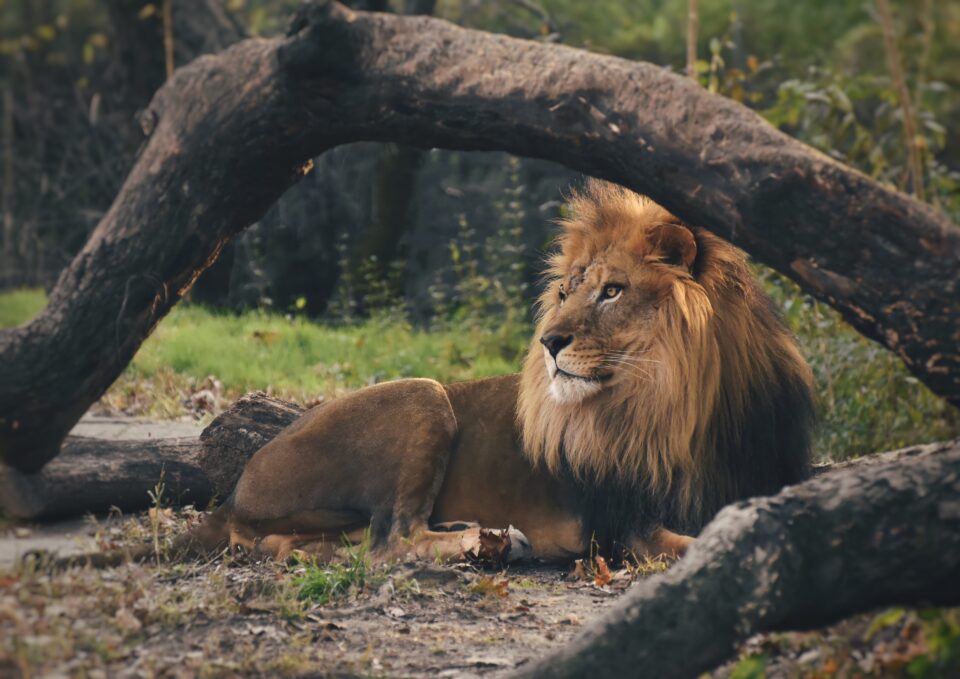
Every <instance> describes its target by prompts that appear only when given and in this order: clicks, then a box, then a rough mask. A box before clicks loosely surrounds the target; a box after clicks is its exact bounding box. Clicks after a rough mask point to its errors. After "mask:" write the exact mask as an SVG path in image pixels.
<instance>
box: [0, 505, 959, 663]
mask: <svg viewBox="0 0 960 679" xmlns="http://www.w3.org/2000/svg"><path fill="white" fill-rule="evenodd" d="M194 519H195V514H194V513H192V512H189V511H188V512H184V513H174V512H172V511H169V510H167V511H161V512H159V513H158V512H153V513H152V514H143V515H140V516H134V517H117V516H115V517H110V518H107V519H105V520H101V521H94V520H88V522H87V523H86V524H85V527H84V531H83V532H85V533H86V536H87V540H89V542H90V543H92V544H94V545H97V546H98V547H99V548H102V549H115V548H117V547H121V546H123V545H129V544H133V543H144V542H146V543H147V544H150V543H151V539H152V532H153V530H154V528H157V529H158V530H159V533H158V536H159V537H160V542H161V544H162V542H163V541H164V540H168V539H169V538H170V536H172V535H173V534H174V533H176V532H177V531H179V530H182V528H183V526H184V525H185V523H186V522H187V521H192V520H194ZM12 530H13V528H12V527H11V528H8V530H7V535H8V537H7V538H6V539H8V540H9V539H15V538H12V537H9V536H10V532H11V531H12ZM585 565H586V568H583V567H581V568H580V569H571V568H562V567H556V566H545V565H524V566H521V567H511V568H509V569H508V570H503V571H489V570H479V569H477V568H474V567H472V566H468V565H464V564H461V565H437V564H423V563H420V564H394V565H392V566H390V567H383V568H380V567H376V566H372V565H371V566H370V567H369V568H368V569H366V570H365V571H364V578H363V579H362V580H356V579H354V581H353V582H352V583H351V584H350V585H349V586H348V587H347V588H346V589H345V590H344V591H343V592H341V593H340V594H337V595H333V596H332V598H331V600H330V601H329V602H327V603H325V604H323V603H321V602H319V601H317V600H315V599H310V598H305V597H304V592H305V590H304V588H303V582H304V578H305V577H306V574H307V571H308V570H309V568H310V566H309V565H308V564H304V563H298V562H289V563H275V562H270V561H267V562H252V561H250V560H247V559H245V558H243V557H239V558H238V557H230V556H223V557H220V558H217V559H212V560H211V561H209V562H206V563H187V564H175V565H170V564H163V565H160V566H156V565H150V564H148V565H136V564H126V565H123V566H120V567H117V568H113V569H107V570H102V571H95V570H92V569H89V568H73V569H70V570H67V571H65V572H59V573H51V572H49V571H48V570H45V569H44V568H42V567H36V564H32V563H26V564H24V563H18V564H17V565H15V566H14V567H12V568H11V567H7V568H5V569H0V677H3V678H4V679H6V677H91V678H96V677H178V678H179V677H184V678H186V677H246V676H251V677H252V676H317V677H346V676H351V677H352V676H364V677H367V676H375V677H380V676H383V677H424V676H435V677H475V676H504V675H506V674H509V673H510V671H511V670H513V669H515V668H518V667H520V666H523V665H524V664H526V663H530V662H533V661H536V660H537V659H539V658H541V657H543V656H545V655H547V654H548V653H549V652H550V651H551V650H552V649H555V648H558V647H560V646H561V645H562V644H564V643H566V642H567V641H568V640H569V639H571V638H572V637H573V636H574V635H575V634H577V633H578V632H579V631H580V630H581V629H582V627H583V626H584V625H587V624H589V623H590V622H591V621H592V620H594V619H595V618H596V617H597V616H599V615H602V614H603V613H604V611H606V610H607V609H609V607H610V606H611V605H612V604H613V603H614V602H616V601H617V599H619V598H620V597H621V596H623V594H624V593H625V592H628V591H629V590H630V588H631V587H634V586H636V583H637V582H640V581H642V580H643V578H645V577H652V576H651V575H649V574H648V572H649V571H656V570H659V569H661V568H662V567H658V568H651V569H648V571H644V570H642V569H640V570H638V569H633V570H627V569H624V570H620V571H616V570H615V571H612V572H609V573H607V572H604V571H603V570H602V569H599V568H598V567H597V566H598V565H597V563H596V562H594V563H587V564H585ZM314 568H316V567H314ZM925 616H926V617H925ZM929 620H931V618H930V617H929V612H924V611H911V610H900V609H894V610H888V611H883V612H875V613H870V614H865V615H861V616H856V617H854V618H851V619H849V620H846V621H843V622H841V623H839V624H838V625H835V626H833V627H831V628H827V629H824V630H819V631H814V632H804V633H786V634H775V635H762V636H758V637H754V638H753V639H751V640H750V641H748V642H747V644H745V645H744V647H743V648H741V649H740V650H739V651H738V653H737V654H735V655H734V656H733V660H731V662H730V663H728V664H727V665H725V666H724V667H721V668H719V669H717V670H716V671H714V672H713V673H712V674H711V675H710V676H714V677H723V678H727V677H731V678H733V679H747V678H750V677H756V678H759V677H763V676H767V677H834V676H837V677H854V676H863V677H897V676H903V677H913V676H920V677H941V676H942V677H950V676H960V675H958V674H951V670H950V669H949V668H950V667H957V666H949V665H943V664H942V663H940V664H936V662H935V663H933V664H931V663H930V662H928V661H929V659H930V658H931V657H933V656H932V655H931V648H932V647H933V645H934V642H936V641H937V640H936V639H935V638H934V635H935V630H936V629H940V628H943V626H944V625H947V627H948V628H949V625H953V626H954V627H956V626H957V625H960V615H958V611H956V610H947V611H938V612H936V617H935V618H934V619H933V620H934V622H933V623H931V622H929ZM931 625H933V627H931ZM937 625H939V627H937ZM946 638H947V643H948V644H949V643H953V644H954V646H956V639H955V638H953V641H950V639H951V638H952V637H949V635H947V637H946ZM939 643H941V644H942V643H943V640H942V639H941V641H940V642H939ZM948 650H949V649H948ZM955 650H956V649H955ZM941 655H942V654H941ZM933 660H934V661H937V658H936V657H933ZM918 662H920V663H923V662H927V665H929V667H927V669H928V670H929V671H924V672H919V673H918V672H914V671H911V668H914V669H916V667H917V663H918ZM925 667H926V666H925ZM938 668H939V669H938Z"/></svg>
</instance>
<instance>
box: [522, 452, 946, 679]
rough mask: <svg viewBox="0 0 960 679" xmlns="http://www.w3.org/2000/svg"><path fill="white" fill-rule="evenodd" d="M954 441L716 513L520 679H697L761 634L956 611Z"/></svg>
mask: <svg viewBox="0 0 960 679" xmlns="http://www.w3.org/2000/svg"><path fill="white" fill-rule="evenodd" d="M958 570H960V441H954V442H952V443H944V444H935V445H931V446H923V447H918V448H916V449H913V450H912V453H910V454H905V453H901V454H900V455H899V456H898V457H897V458H896V459H894V460H887V461H885V462H884V461H877V462H876V463H875V464H869V465H858V466H854V467H850V468H848V469H845V470H842V471H841V470H838V471H836V472H835V473H830V474H825V475H822V476H818V477H817V478H815V479H813V480H811V481H808V482H806V483H803V484H800V485H798V486H793V487H790V488H787V489H786V490H784V491H783V492H781V493H780V494H779V495H776V496H774V497H769V498H757V499H754V500H749V501H746V502H740V503H737V504H735V505H731V506H729V507H727V508H725V509H723V510H722V511H721V512H720V514H718V515H717V518H716V519H714V520H713V522H712V523H710V524H709V525H708V526H707V528H706V529H704V532H703V533H702V534H701V536H700V538H699V539H698V540H697V542H696V544H695V545H694V547H693V548H692V549H691V550H690V551H689V552H688V553H687V555H686V556H685V557H684V558H683V559H682V560H680V562H678V563H677V564H676V565H675V566H674V567H673V568H671V569H670V570H669V571H668V572H667V573H665V574H663V575H661V576H656V577H653V578H651V579H649V580H647V581H645V582H642V583H640V584H638V585H636V586H635V587H634V589H633V590H631V591H630V592H629V593H628V594H627V595H626V596H625V597H624V599H623V601H622V602H620V603H619V604H618V605H617V607H616V608H615V609H614V610H612V611H611V612H610V613H609V614H607V615H605V616H604V617H603V618H602V619H601V620H600V621H598V622H597V623H596V624H594V625H593V626H592V627H590V628H588V629H587V630H585V631H584V633H583V634H582V635H581V636H580V637H579V638H578V639H576V640H575V641H574V643H572V644H570V645H569V646H567V647H565V648H564V649H563V650H562V651H561V652H559V653H556V654H554V655H552V656H549V657H547V658H545V659H544V660H542V661H540V662H539V663H537V664H536V665H535V666H534V667H531V668H529V669H526V670H524V671H523V672H521V673H519V675H518V676H522V677H550V678H551V679H556V678H562V677H583V676H588V675H596V674H602V675H610V676H634V675H635V674H636V673H637V668H642V674H643V675H644V676H651V677H696V676H698V675H699V674H700V673H701V672H704V671H707V670H709V669H712V668H713V667H716V666H717V665H719V664H720V663H721V662H723V661H724V660H726V659H727V658H728V657H729V656H730V655H732V654H733V652H734V651H735V649H736V646H737V644H738V643H740V642H742V641H744V640H745V639H746V638H747V637H749V636H751V635H753V634H755V633H757V632H764V631H774V630H792V629H810V628H815V627H821V626H824V625H827V624H829V623H831V622H835V621H837V620H840V619H842V618H844V617H846V616H847V615H850V614H852V613H856V612H860V611H867V610H870V609H871V608H875V607H878V606H886V605H894V604H912V605H916V604H919V603H924V602H929V603H933V604H941V605H954V604H957V603H958V602H960V582H958V580H957V576H956V574H957V572H958Z"/></svg>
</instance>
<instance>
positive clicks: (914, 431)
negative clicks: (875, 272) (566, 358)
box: [0, 269, 960, 459]
mask: <svg viewBox="0 0 960 679" xmlns="http://www.w3.org/2000/svg"><path fill="white" fill-rule="evenodd" d="M760 276H761V278H762V279H763V281H764V284H765V286H766V288H767V289H768V291H769V292H770V293H771V295H772V296H773V298H774V301H775V303H776V304H777V305H778V306H779V307H780V309H781V311H782V312H783V314H784V317H785V318H786V320H787V323H788V324H789V325H790V328H791V329H792V330H793V331H794V332H795V333H796V334H797V336H798V337H799V339H800V343H801V346H802V349H803V353H804V355H805V356H806V358H807V360H808V361H809V362H810V365H811V366H812V368H813V371H814V374H815V375H816V380H817V392H818V399H819V406H820V416H821V422H820V425H819V429H818V433H817V439H816V452H817V457H818V458H819V459H824V458H828V457H829V458H832V459H844V458H847V457H851V456H855V455H860V454H864V453H868V452H873V451H877V450H889V449H892V448H896V447H898V446H903V445H909V444H914V443H921V442H926V441H932V440H938V439H946V438H951V437H955V436H958V435H960V413H958V411H957V410H955V409H953V408H951V407H950V406H948V405H947V404H946V403H945V402H944V401H943V400H942V399H940V398H938V397H937V396H935V395H933V394H932V393H931V392H930V391H929V390H928V389H927V388H926V387H925V386H923V385H922V384H921V383H920V382H919V381H918V380H917V379H916V378H914V377H913V376H911V375H910V374H909V372H907V370H906V368H904V366H903V364H902V363H901V362H900V360H899V359H897V358H896V357H895V356H894V355H893V354H891V353H890V352H888V351H886V350H885V349H883V348H882V347H881V346H879V345H878V344H876V343H873V342H869V341H867V340H865V339H863V338H862V337H860V336H859V335H858V334H857V333H856V332H855V331H853V330H852V329H851V328H849V327H848V326H847V325H846V324H845V323H843V321H842V320H840V318H839V316H838V315H837V313H836V312H834V311H833V310H832V309H830V308H829V307H827V306H825V305H823V304H820V303H817V302H815V301H813V300H811V299H809V298H808V297H805V296H804V295H802V294H800V293H799V291H798V290H797V288H796V286H794V285H793V284H792V283H790V282H789V281H787V280H786V279H783V278H782V277H780V276H778V275H776V274H774V273H772V272H770V271H769V270H765V269H761V270H760ZM43 299H44V298H43V293H42V292H40V291H36V290H18V291H14V292H8V293H0V326H11V325H15V324H17V323H21V322H23V321H26V320H29V319H30V318H31V317H32V316H33V315H34V314H35V313H36V312H37V311H38V310H39V309H40V308H41V307H42V305H43ZM529 332H530V329H529V328H528V327H525V326H523V325H522V324H507V326H506V327H500V328H497V329H489V328H483V327H480V326H478V325H477V324H476V323H470V322H464V323H461V324H458V325H456V326H454V327H451V328H449V329H445V330H442V331H433V332H428V331H425V330H419V329H415V328H413V327H411V326H410V325H409V324H407V323H405V322H403V321H398V320H397V319H396V318H388V317H384V318H378V319H372V320H369V321H366V322H363V323H360V324H357V325H346V326H340V325H338V326H325V325H320V324H317V323H313V322H311V321H309V320H306V319H303V318H293V319H290V318H287V317H285V316H281V315H279V314H275V313H266V312H262V311H249V312H246V313H243V314H239V315H238V314H230V313H221V312H215V311H211V310H208V309H205V308H202V307H197V306H188V305H183V304H182V305H180V306H178V307H176V308H175V309H174V310H173V312H172V313H171V314H170V315H169V316H168V317H167V318H165V319H164V320H163V321H162V322H161V323H160V325H159V326H158V327H157V329H156V331H155V332H154V334H153V335H152V336H151V337H150V338H149V339H148V340H147V341H146V342H145V343H144V345H143V347H142V348H141V349H140V351H139V352H138V353H137V355H136V357H135V358H134V360H133V363H132V364H131V365H130V367H129V368H127V371H126V372H125V373H124V375H123V377H121V379H120V380H118V382H117V384H116V385H115V386H114V387H113V388H112V389H111V391H110V392H108V394H107V396H106V399H107V400H108V401H110V399H113V401H112V402H111V403H112V404H116V403H119V404H120V406H119V407H118V408H117V409H119V410H124V409H125V406H126V405H127V404H129V403H131V402H133V403H135V404H136V403H141V402H142V403H144V404H147V405H145V406H143V409H142V410H140V411H137V410H135V412H143V413H144V414H148V415H153V416H175V415H180V414H183V412H184V410H183V406H182V403H181V399H182V396H183V392H184V391H189V390H191V389H195V388H197V385H198V384H199V383H200V381H201V380H203V379H204V378H205V377H206V376H208V375H214V376H216V378H218V379H219V380H220V381H221V383H222V384H223V387H224V390H225V392H226V395H227V397H228V398H233V397H236V396H238V395H240V394H242V393H244V392H246V391H250V390H254V389H269V390H271V391H272V392H273V393H275V394H277V395H279V396H281V397H286V398H291V399H294V400H301V401H306V400H310V399H314V398H318V397H321V396H324V397H327V396H333V395H336V394H337V393H340V392H342V391H344V390H346V389H354V388H358V387H362V386H365V385H367V384H371V383H373V382H376V381H381V380H388V379H394V378H398V377H432V378H435V379H438V380H440V381H443V382H449V381H456V380H463V379H472V378H477V377H484V376H488V375H500V374H504V373H509V372H513V371H516V370H517V369H518V368H519V365H520V357H521V356H522V353H523V350H524V346H525V344H526V341H527V338H528V336H529Z"/></svg>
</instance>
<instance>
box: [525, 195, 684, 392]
mask: <svg viewBox="0 0 960 679" xmlns="http://www.w3.org/2000/svg"><path fill="white" fill-rule="evenodd" d="M651 205H652V204H651ZM652 207H653V208H654V209H651V210H648V211H647V212H649V213H655V214H644V215H642V220H639V221H638V222H637V223H636V224H634V225H633V228H632V229H625V230H624V231H623V232H621V230H620V229H614V230H611V233H610V234H609V236H610V237H609V238H597V237H596V236H597V234H593V236H594V237H593V238H591V239H590V242H576V241H577V240H578V239H577V238H575V237H574V238H568V239H567V240H565V242H564V243H563V246H564V247H563V251H562V252H561V254H560V255H559V257H557V258H555V260H554V262H553V271H554V272H556V277H555V278H554V280H553V281H552V283H551V284H550V285H549V286H548V288H547V290H546V292H545V294H544V295H543V297H542V298H541V303H542V308H543V316H542V318H541V321H540V324H539V326H538V334H537V338H538V339H539V342H540V344H541V345H542V353H543V360H544V364H545V367H546V371H547V376H548V377H549V383H548V384H549V386H548V389H549V393H550V396H551V397H552V398H553V399H554V400H555V401H557V402H560V403H572V402H578V401H582V400H584V399H587V398H590V397H592V396H595V395H596V394H599V393H600V392H602V391H604V390H617V389H618V388H619V387H629V386H630V385H633V384H635V383H636V382H637V381H638V380H653V379H654V375H655V373H656V369H655V368H656V365H657V363H658V361H657V358H656V356H655V355H654V354H652V353H651V347H652V346H653V344H654V340H655V338H656V336H657V335H658V334H659V333H660V325H661V323H662V322H663V318H664V315H663V314H661V311H662V310H663V307H664V305H670V304H676V303H677V299H676V296H675V293H674V288H675V285H676V283H677V282H678V281H679V280H680V279H685V280H687V281H689V279H690V268H691V266H692V265H693V262H694V260H695V258H696V252H697V248H696V241H695V239H694V236H693V233H692V232H691V231H690V230H689V229H687V228H686V227H685V226H683V225H681V224H680V223H679V222H678V221H677V220H676V219H675V218H674V217H673V216H672V215H670V214H669V213H667V212H666V211H664V210H662V209H661V208H659V207H658V206H655V205H654V206H652ZM624 226H628V225H624Z"/></svg>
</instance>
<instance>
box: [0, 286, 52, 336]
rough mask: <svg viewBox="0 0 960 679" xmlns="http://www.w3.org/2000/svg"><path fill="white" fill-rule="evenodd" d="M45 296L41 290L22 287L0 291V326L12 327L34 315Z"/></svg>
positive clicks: (43, 302)
mask: <svg viewBox="0 0 960 679" xmlns="http://www.w3.org/2000/svg"><path fill="white" fill-rule="evenodd" d="M46 303H47V296H46V295H44V294H43V290H38V289H35V288H24V289H20V290H11V291H9V292H3V293H0V328H12V327H13V326H15V325H20V324H21V323H26V322H27V321H29V320H30V319H31V318H33V317H34V316H36V315H37V314H38V313H39V312H40V310H41V309H42V308H43V305H44V304H46Z"/></svg>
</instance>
